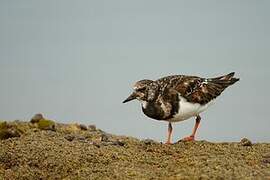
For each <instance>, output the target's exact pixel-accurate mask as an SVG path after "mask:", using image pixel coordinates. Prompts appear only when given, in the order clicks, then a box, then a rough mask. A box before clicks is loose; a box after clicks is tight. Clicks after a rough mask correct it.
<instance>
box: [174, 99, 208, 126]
mask: <svg viewBox="0 0 270 180" xmlns="http://www.w3.org/2000/svg"><path fill="white" fill-rule="evenodd" d="M179 97H180V102H179V107H180V109H179V112H178V113H177V114H175V115H174V117H173V118H171V119H169V121H170V122H178V121H184V120H187V119H189V118H191V117H193V116H198V115H199V114H200V113H201V112H203V111H205V110H206V109H207V108H208V107H209V106H210V105H211V104H213V100H212V101H210V102H209V103H207V104H205V105H200V104H199V103H195V104H193V103H190V102H187V100H186V99H185V98H183V97H181V96H179Z"/></svg>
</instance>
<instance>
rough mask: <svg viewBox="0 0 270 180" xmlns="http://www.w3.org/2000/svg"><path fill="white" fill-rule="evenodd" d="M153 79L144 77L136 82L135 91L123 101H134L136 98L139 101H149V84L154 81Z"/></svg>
mask: <svg viewBox="0 0 270 180" xmlns="http://www.w3.org/2000/svg"><path fill="white" fill-rule="evenodd" d="M152 82H153V81H152V80H148V79H144V80H140V81H138V82H136V83H135V84H134V85H133V92H132V93H131V95H130V96H129V97H128V98H127V99H126V100H124V101H123V103H126V102H129V101H132V100H134V99H137V100H139V101H141V102H142V101H148V99H149V97H148V94H149V93H148V92H149V86H150V84H151V83H152Z"/></svg>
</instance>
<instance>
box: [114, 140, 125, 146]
mask: <svg viewBox="0 0 270 180" xmlns="http://www.w3.org/2000/svg"><path fill="white" fill-rule="evenodd" d="M125 144H126V143H125V142H124V141H120V140H116V141H114V142H113V145H116V146H124V145H125Z"/></svg>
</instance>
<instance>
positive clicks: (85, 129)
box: [79, 124, 87, 131]
mask: <svg viewBox="0 0 270 180" xmlns="http://www.w3.org/2000/svg"><path fill="white" fill-rule="evenodd" d="M79 127H80V129H81V130H83V131H87V126H86V125H84V124H80V125H79Z"/></svg>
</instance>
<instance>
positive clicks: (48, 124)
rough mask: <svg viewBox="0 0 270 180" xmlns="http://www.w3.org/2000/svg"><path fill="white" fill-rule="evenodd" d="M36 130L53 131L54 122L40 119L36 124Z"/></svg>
mask: <svg viewBox="0 0 270 180" xmlns="http://www.w3.org/2000/svg"><path fill="white" fill-rule="evenodd" d="M38 128H39V129H41V130H52V131H55V122H54V121H52V120H49V119H41V120H39V122H38Z"/></svg>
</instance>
